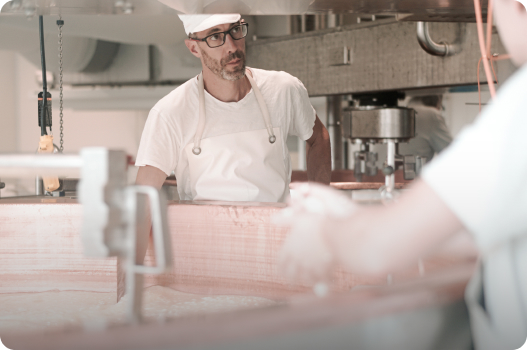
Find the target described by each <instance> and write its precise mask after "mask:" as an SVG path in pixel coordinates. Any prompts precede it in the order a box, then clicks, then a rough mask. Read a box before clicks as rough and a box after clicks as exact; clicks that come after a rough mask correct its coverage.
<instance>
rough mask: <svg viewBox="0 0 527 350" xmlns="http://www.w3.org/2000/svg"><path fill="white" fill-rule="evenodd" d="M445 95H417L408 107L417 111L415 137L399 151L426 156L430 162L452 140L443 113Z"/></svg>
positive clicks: (404, 153)
mask: <svg viewBox="0 0 527 350" xmlns="http://www.w3.org/2000/svg"><path fill="white" fill-rule="evenodd" d="M442 102H443V96H441V95H429V96H415V97H412V99H410V102H408V107H409V108H413V109H415V111H416V115H415V134H416V135H415V137H414V138H413V139H411V140H410V141H409V142H408V143H401V144H400V145H399V153H400V154H403V155H416V156H420V157H421V158H426V161H427V162H429V161H431V160H432V158H433V157H434V155H436V154H437V153H439V152H441V151H442V150H443V149H445V148H446V147H447V146H448V145H450V143H451V142H452V135H450V131H448V128H447V126H446V123H445V118H443V116H442V115H441V109H442V107H443V106H442Z"/></svg>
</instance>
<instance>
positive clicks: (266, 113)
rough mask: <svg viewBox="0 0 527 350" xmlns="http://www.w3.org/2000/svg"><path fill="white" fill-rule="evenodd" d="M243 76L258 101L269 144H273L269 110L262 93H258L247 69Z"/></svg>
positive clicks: (274, 138)
mask: <svg viewBox="0 0 527 350" xmlns="http://www.w3.org/2000/svg"><path fill="white" fill-rule="evenodd" d="M245 76H246V77H247V79H249V83H250V84H251V87H252V88H253V92H254V95H255V96H256V100H257V101H258V105H259V106H260V110H261V111H262V115H263V118H264V121H265V127H266V128H267V133H268V134H269V142H270V143H275V142H276V136H275V135H274V131H273V124H272V123H271V117H270V116H269V110H268V109H267V105H266V104H265V101H264V99H263V96H262V93H261V92H260V89H258V86H256V82H255V81H254V79H253V77H251V75H250V74H249V69H247V70H246V73H245Z"/></svg>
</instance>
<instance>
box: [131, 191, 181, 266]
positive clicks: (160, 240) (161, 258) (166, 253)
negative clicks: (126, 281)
mask: <svg viewBox="0 0 527 350" xmlns="http://www.w3.org/2000/svg"><path fill="white" fill-rule="evenodd" d="M126 191H127V197H128V198H129V200H130V202H129V203H134V205H133V209H132V208H130V209H132V210H130V215H133V216H134V217H133V218H131V219H132V220H133V221H132V220H131V222H135V214H136V211H135V208H136V204H137V194H139V193H141V194H144V195H146V196H148V199H149V200H150V213H151V220H152V235H153V238H154V255H155V259H156V266H144V265H136V264H135V250H136V239H135V238H136V232H135V230H136V225H130V226H131V229H130V232H129V238H131V239H132V244H131V247H130V248H131V251H130V255H131V256H132V257H131V259H129V261H130V263H131V264H130V265H131V266H129V268H131V269H132V270H133V272H134V273H140V274H145V273H152V274H160V273H163V272H166V271H167V270H169V269H170V268H171V267H172V245H171V243H170V232H169V229H168V221H167V214H166V213H167V206H166V200H165V199H164V198H163V196H162V194H161V193H160V192H159V191H158V190H157V189H155V188H154V187H150V186H130V187H128V188H127V189H126Z"/></svg>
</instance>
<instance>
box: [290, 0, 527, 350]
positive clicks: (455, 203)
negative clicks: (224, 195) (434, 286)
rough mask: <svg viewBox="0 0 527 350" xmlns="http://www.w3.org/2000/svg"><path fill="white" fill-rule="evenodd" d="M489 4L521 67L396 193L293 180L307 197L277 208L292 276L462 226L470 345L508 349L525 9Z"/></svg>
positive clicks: (520, 177)
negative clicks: (466, 240)
mask: <svg viewBox="0 0 527 350" xmlns="http://www.w3.org/2000/svg"><path fill="white" fill-rule="evenodd" d="M494 4H495V14H496V23H497V25H498V30H499V34H500V36H501V38H502V41H503V43H504V44H505V47H506V48H507V50H508V52H509V54H510V55H511V58H512V60H513V62H514V63H515V64H517V65H518V66H522V68H521V69H520V70H519V71H518V72H517V73H516V75H515V76H514V77H512V78H510V79H509V81H508V82H507V83H506V85H505V86H503V87H502V88H501V90H500V91H499V93H498V96H497V98H496V99H495V100H494V101H492V103H491V104H490V105H489V106H488V107H487V108H486V109H485V110H484V111H483V113H482V114H481V115H480V116H479V117H478V119H477V121H476V122H475V123H474V124H473V125H472V126H470V127H469V128H467V129H465V131H463V132H462V134H461V135H460V136H459V137H458V138H457V139H456V140H455V141H454V142H453V144H452V145H451V146H450V147H449V148H448V149H447V150H445V151H444V152H443V153H441V154H440V155H439V156H438V158H437V159H436V160H435V161H434V162H432V163H431V164H430V165H429V166H428V167H426V168H425V169H424V171H423V175H422V178H421V179H420V180H418V181H417V182H416V183H415V185H414V186H413V188H412V190H411V191H409V192H408V193H406V194H405V195H403V196H401V198H400V200H399V201H398V202H396V203H394V204H392V205H388V206H379V207H367V208H355V207H354V206H353V204H352V203H350V202H347V201H346V200H342V199H339V198H340V197H339V196H338V194H336V193H333V192H332V191H329V190H326V189H324V188H320V187H316V186H310V187H304V188H303V189H302V188H300V189H298V192H299V195H303V196H304V197H308V198H309V200H307V201H306V200H303V201H300V200H299V201H296V200H295V202H294V203H292V204H293V205H292V207H291V208H288V209H287V210H286V211H284V212H285V213H284V214H283V217H282V221H284V222H286V223H289V224H290V225H291V226H292V234H291V236H290V237H289V238H288V242H287V243H286V245H285V246H284V252H283V260H282V261H283V268H284V270H285V271H286V272H287V273H288V274H289V275H290V276H292V277H302V276H303V277H304V278H305V279H309V280H311V281H320V280H324V279H327V278H328V274H329V271H330V267H331V266H332V265H333V264H335V263H339V264H341V265H343V266H344V267H345V268H347V269H348V270H350V271H352V272H355V273H361V274H386V273H389V272H393V271H395V270H397V269H402V268H405V267H409V266H412V265H413V266H415V263H416V262H417V260H418V259H419V258H421V257H424V256H426V255H427V254H428V253H430V252H431V251H433V250H434V248H436V247H437V246H439V245H441V244H443V243H447V242H451V241H452V240H454V239H457V238H458V237H459V236H460V235H461V233H460V232H461V231H463V230H467V231H469V232H470V233H471V236H472V239H473V240H474V241H475V243H476V244H477V246H478V248H479V250H480V254H481V259H480V261H481V263H480V265H479V267H478V269H477V271H476V273H475V275H474V277H473V279H472V281H471V283H470V285H469V286H468V287H467V290H466V300H467V304H468V307H469V311H470V318H471V327H472V333H473V336H474V340H475V345H476V348H477V349H500V350H505V349H518V348H520V347H521V346H522V345H523V344H524V342H525V340H526V337H527V186H526V181H527V137H526V135H527V112H526V110H527V109H526V107H525V98H526V97H527V35H526V33H527V11H526V10H525V8H524V7H523V5H521V3H520V2H518V1H515V0H496V1H494ZM519 33H522V34H521V35H520V34H519ZM477 170H479V171H477ZM335 203H338V204H339V205H337V206H335V205H334V204H335ZM346 207H347V208H348V210H346V211H343V209H342V208H346ZM309 220H311V221H309ZM291 242H300V244H299V243H297V244H291Z"/></svg>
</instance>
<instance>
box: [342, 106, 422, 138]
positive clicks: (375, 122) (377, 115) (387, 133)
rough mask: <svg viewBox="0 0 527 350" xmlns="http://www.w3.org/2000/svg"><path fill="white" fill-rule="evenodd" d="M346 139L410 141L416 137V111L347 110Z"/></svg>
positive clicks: (345, 121)
mask: <svg viewBox="0 0 527 350" xmlns="http://www.w3.org/2000/svg"><path fill="white" fill-rule="evenodd" d="M343 126H344V129H343V132H344V137H346V138H349V139H352V140H354V139H362V140H378V139H397V140H408V139H411V138H413V137H414V136H415V111H414V110H413V109H411V108H401V107H398V108H372V109H355V108H353V109H346V110H345V111H344V120H343Z"/></svg>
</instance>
